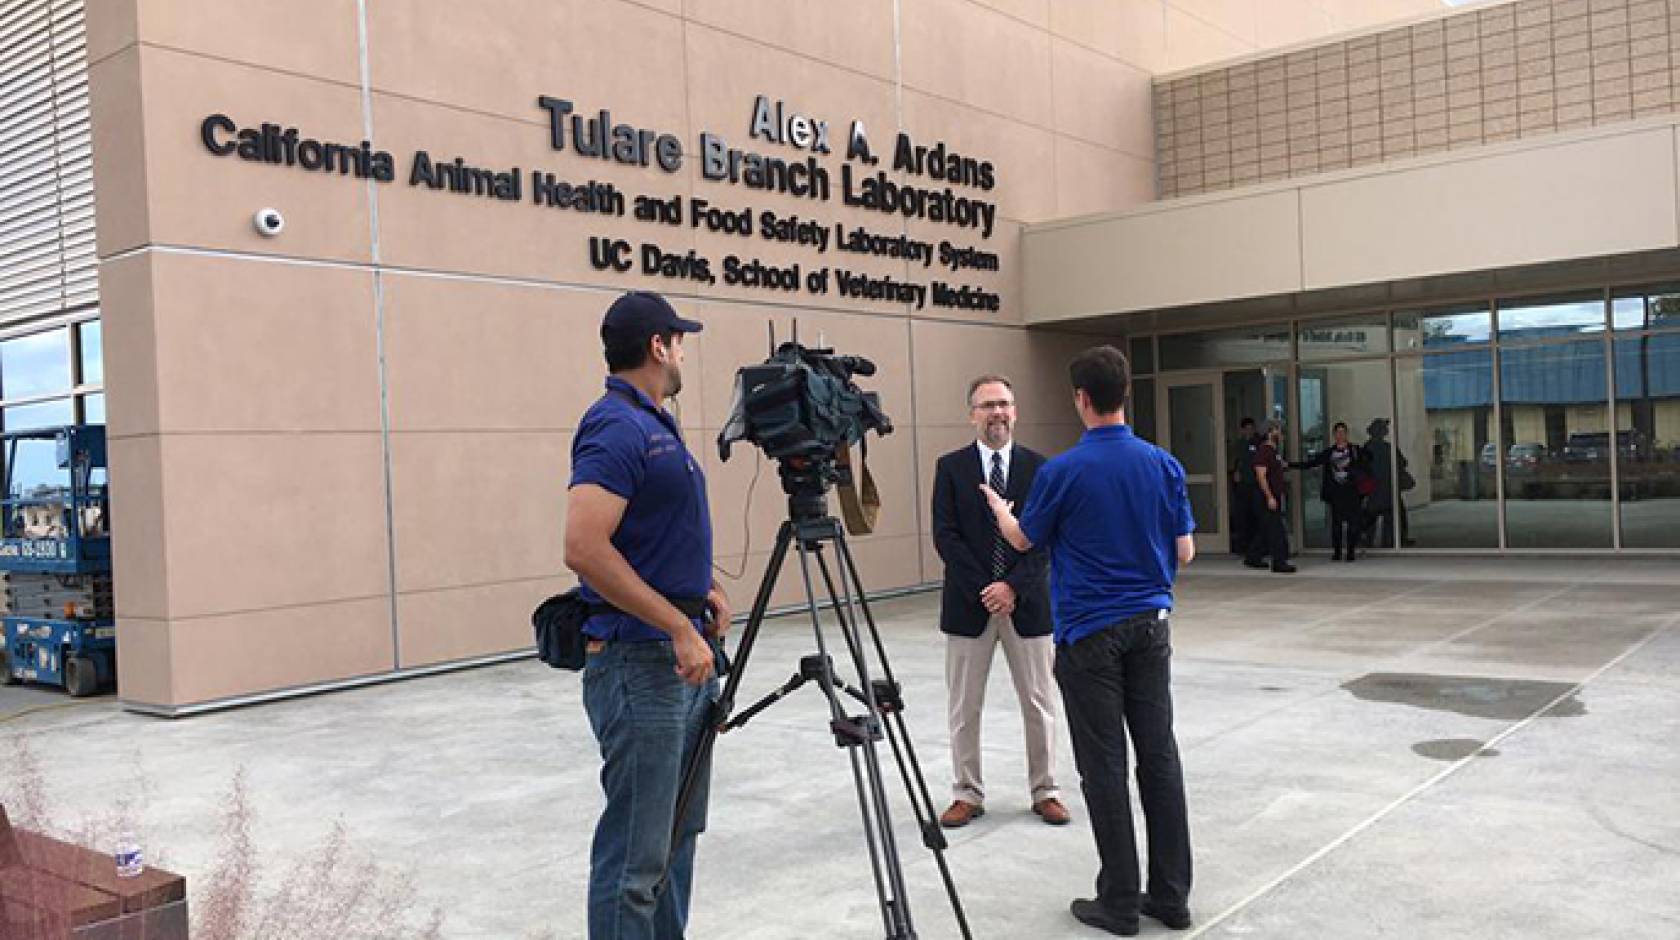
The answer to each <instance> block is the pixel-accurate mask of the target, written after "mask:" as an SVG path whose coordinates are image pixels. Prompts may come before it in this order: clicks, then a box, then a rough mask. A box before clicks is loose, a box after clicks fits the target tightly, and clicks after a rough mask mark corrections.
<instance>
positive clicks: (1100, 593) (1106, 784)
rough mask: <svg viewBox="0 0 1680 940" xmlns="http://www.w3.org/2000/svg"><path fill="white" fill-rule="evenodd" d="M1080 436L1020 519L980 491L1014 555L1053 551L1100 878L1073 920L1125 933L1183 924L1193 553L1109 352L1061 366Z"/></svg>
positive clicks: (1056, 603)
mask: <svg viewBox="0 0 1680 940" xmlns="http://www.w3.org/2000/svg"><path fill="white" fill-rule="evenodd" d="M1069 372H1070V374H1071V378H1072V380H1073V398H1074V407H1075V408H1076V409H1077V410H1078V412H1079V419H1080V421H1082V422H1083V423H1084V425H1085V428H1086V430H1085V434H1084V436H1083V437H1081V438H1080V440H1079V443H1078V444H1077V445H1075V446H1074V447H1073V449H1072V450H1069V451H1068V452H1067V453H1065V454H1062V455H1060V456H1058V457H1055V458H1053V459H1051V460H1050V461H1049V462H1048V463H1046V464H1045V465H1044V466H1043V467H1041V468H1040V469H1039V471H1038V477H1037V478H1036V479H1035V480H1034V481H1033V486H1032V490H1031V491H1030V492H1029V493H1028V495H1027V501H1026V508H1025V511H1024V512H1023V513H1022V515H1021V518H1020V521H1019V522H1017V521H1016V519H1015V517H1014V516H1013V515H1012V514H1011V513H1010V507H1009V504H1008V503H1006V502H1005V501H1004V499H1003V497H1002V496H999V495H997V494H996V493H994V492H992V491H991V490H990V488H988V487H985V486H982V487H981V488H980V489H981V491H982V492H983V493H984V494H985V496H986V500H987V503H988V504H989V505H990V506H991V508H992V513H993V515H994V516H995V517H996V519H997V523H998V529H999V531H1000V532H1002V533H1003V537H1004V538H1005V539H1007V540H1008V541H1009V543H1010V544H1011V545H1012V546H1014V548H1015V549H1016V551H1021V552H1025V551H1027V550H1029V549H1031V548H1032V547H1033V546H1035V545H1044V546H1047V547H1048V548H1049V550H1050V601H1051V607H1052V610H1053V611H1054V616H1055V621H1056V627H1055V642H1056V667H1055V669H1056V681H1057V683H1058V684H1060V685H1061V687H1062V702H1063V704H1064V706H1065V711H1066V712H1067V717H1068V728H1069V730H1070V732H1071V733H1072V737H1073V756H1074V760H1075V762H1076V763H1077V764H1078V765H1079V776H1080V778H1081V779H1080V782H1081V786H1082V787H1083V789H1084V792H1085V805H1086V810H1087V811H1088V812H1089V813H1090V814H1091V829H1092V831H1093V833H1094V834H1095V836H1096V840H1097V855H1098V857H1099V859H1100V861H1101V868H1100V870H1099V871H1098V873H1097V896H1096V897H1095V898H1093V899H1088V900H1087V899H1080V900H1076V901H1074V902H1073V904H1072V905H1071V909H1072V911H1073V916H1074V917H1076V918H1078V919H1079V920H1080V921H1081V922H1082V923H1085V924H1088V925H1090V926H1092V927H1097V928H1100V929H1102V930H1106V931H1108V932H1109V933H1114V934H1119V935H1121V936H1127V937H1129V936H1132V935H1134V934H1136V933H1137V932H1138V914H1139V913H1140V912H1141V913H1143V914H1147V915H1149V916H1150V917H1153V918H1155V919H1156V920H1159V921H1161V922H1162V923H1164V924H1166V925H1167V926H1169V927H1172V928H1174V929H1179V930H1182V929H1185V928H1187V927H1189V926H1190V907H1189V898H1190V826H1189V821H1188V818H1187V813H1186V810H1185V805H1184V773H1183V770H1182V768H1181V767H1180V765H1179V760H1178V742H1177V741H1176V740H1175V739H1174V737H1173V729H1172V690H1171V687H1170V681H1171V669H1170V662H1171V659H1172V646H1171V639H1170V632H1169V628H1168V622H1167V615H1168V612H1169V611H1171V610H1172V606H1173V593H1172V592H1173V578H1174V576H1175V575H1176V574H1177V572H1178V567H1179V566H1180V565H1183V564H1188V563H1189V562H1190V560H1191V559H1192V558H1194V557H1195V555H1196V544H1195V542H1194V541H1193V540H1192V538H1191V533H1192V532H1193V531H1195V528H1196V523H1195V520H1194V518H1192V516H1191V514H1190V500H1189V497H1188V495H1187V494H1186V491H1185V485H1184V468H1183V467H1181V466H1179V463H1178V461H1177V460H1174V459H1173V457H1172V455H1170V454H1168V453H1167V452H1166V451H1164V450H1162V449H1160V448H1158V447H1156V446H1155V445H1153V444H1150V443H1149V442H1147V441H1145V440H1143V439H1141V438H1139V437H1138V436H1137V435H1135V434H1133V433H1132V429H1131V428H1130V427H1128V426H1127V425H1126V413H1125V408H1124V405H1125V402H1126V396H1127V393H1128V392H1129V391H1130V385H1131V372H1130V369H1129V368H1128V366H1127V364H1126V357H1125V356H1124V355H1123V354H1121V352H1120V351H1119V350H1118V349H1115V348H1114V347H1112V346H1098V347H1095V348H1093V349H1087V350H1086V351H1085V352H1083V353H1080V354H1079V356H1078V357H1076V358H1075V359H1074V360H1073V363H1072V365H1071V366H1070V367H1069ZM1127 732H1129V733H1130V736H1131V742H1132V747H1133V748H1135V749H1136V751H1137V762H1138V768H1137V778H1138V795H1139V796H1140V797H1141V799H1142V802H1143V812H1144V819H1145V822H1146V825H1147V827H1148V832H1149V884H1148V891H1147V893H1144V894H1142V895H1141V896H1140V894H1139V892H1138V888H1139V876H1138V859H1137V837H1136V835H1135V834H1134V832H1133V829H1132V809H1131V799H1130V795H1129V793H1128V792H1127V783H1126V761H1127V755H1126V738H1127Z"/></svg>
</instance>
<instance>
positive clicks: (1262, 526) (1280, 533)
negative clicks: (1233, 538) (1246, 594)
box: [1243, 487, 1289, 568]
mask: <svg viewBox="0 0 1680 940" xmlns="http://www.w3.org/2000/svg"><path fill="white" fill-rule="evenodd" d="M1253 506H1254V513H1253V515H1252V516H1250V517H1249V518H1250V519H1252V520H1253V522H1254V530H1253V531H1252V532H1250V533H1249V536H1248V553H1247V554H1246V555H1244V556H1243V560H1244V561H1245V562H1247V563H1248V564H1255V565H1257V564H1259V563H1260V562H1261V561H1262V560H1264V559H1265V557H1266V556H1267V555H1270V556H1271V557H1272V567H1273V568H1277V567H1281V566H1283V565H1287V564H1289V533H1288V532H1287V531H1286V530H1285V529H1284V527H1283V503H1281V502H1280V503H1278V508H1276V509H1268V508H1266V494H1265V493H1262V492H1260V488H1259V487H1255V489H1254V503H1253Z"/></svg>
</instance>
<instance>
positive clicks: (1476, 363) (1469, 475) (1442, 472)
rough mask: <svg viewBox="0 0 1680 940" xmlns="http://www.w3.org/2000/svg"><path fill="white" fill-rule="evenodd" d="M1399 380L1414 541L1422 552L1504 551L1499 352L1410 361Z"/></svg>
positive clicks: (1405, 501) (1409, 530) (1409, 528)
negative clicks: (1497, 417)
mask: <svg viewBox="0 0 1680 940" xmlns="http://www.w3.org/2000/svg"><path fill="white" fill-rule="evenodd" d="M1394 376H1395V383H1394V391H1395V404H1396V409H1397V410H1398V411H1399V412H1400V427H1399V438H1398V444H1397V447H1398V448H1399V452H1400V453H1402V454H1405V455H1407V457H1408V458H1409V460H1408V463H1407V474H1408V475H1409V477H1410V478H1411V483H1412V485H1411V486H1410V487H1403V489H1402V492H1401V493H1400V501H1401V506H1402V515H1403V516H1404V518H1405V519H1406V534H1407V537H1408V538H1409V539H1410V540H1411V542H1412V544H1416V545H1417V546H1419V547H1421V548H1497V547H1498V546H1499V509H1498V505H1499V504H1498V499H1499V490H1498V486H1499V483H1498V478H1497V474H1498V468H1499V462H1498V458H1497V457H1496V456H1495V454H1496V452H1497V451H1498V447H1499V445H1498V444H1497V443H1496V436H1495V434H1494V421H1493V414H1494V409H1493V351H1492V350H1491V349H1477V350H1466V351H1464V352H1457V353H1443V354H1440V355H1431V356H1421V357H1414V356H1408V357H1403V358H1401V359H1397V360H1395V368H1394ZM1402 482H1404V481H1402Z"/></svg>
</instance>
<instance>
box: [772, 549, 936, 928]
mask: <svg viewBox="0 0 1680 940" xmlns="http://www.w3.org/2000/svg"><path fill="white" fill-rule="evenodd" d="M838 528H839V527H838V526H835V529H838ZM798 547H799V567H800V572H801V573H802V574H803V575H804V578H805V598H806V603H807V606H808V608H809V609H810V613H811V629H812V631H813V632H814V633H815V634H816V638H817V651H818V653H819V654H820V655H821V656H822V657H823V660H824V667H823V675H822V677H821V679H820V680H819V684H821V686H822V689H823V693H824V694H826V695H827V696H828V702H829V711H830V713H831V714H832V715H833V717H834V720H835V721H836V722H842V721H845V720H846V713H845V710H844V708H842V706H841V703H840V697H839V695H838V694H837V693H836V692H835V688H836V686H837V684H838V683H836V682H835V679H834V674H833V671H832V666H831V665H830V663H831V662H832V660H831V659H830V657H829V655H828V643H827V641H826V640H825V639H824V638H823V630H822V619H821V618H820V617H819V616H818V614H817V595H816V587H815V585H814V584H813V583H812V581H811V565H810V556H811V555H815V556H816V558H817V564H818V565H819V566H821V567H822V569H823V571H824V576H825V578H826V577H827V566H826V565H824V563H823V560H822V545H821V543H820V542H818V543H814V544H812V545H811V546H810V547H807V546H806V544H805V543H804V542H803V541H801V542H800V543H799V546H798ZM830 583H832V582H830ZM829 599H830V601H831V602H832V603H833V604H834V608H835V610H836V611H839V610H840V599H839V598H838V597H836V596H834V595H833V593H832V592H831V593H830V595H829ZM848 645H850V644H849V642H848ZM863 685H864V694H865V695H866V696H867V695H870V694H871V693H870V692H869V688H868V681H867V677H865V681H864V683H863ZM866 704H869V702H866ZM866 720H870V721H874V722H877V723H878V722H879V721H880V720H881V716H880V712H879V711H878V710H876V709H875V708H874V707H873V705H870V707H869V710H868V712H867V715H866ZM873 730H874V729H873V728H866V729H865V731H866V732H873ZM846 751H847V757H848V758H850V760H851V764H852V783H853V785H854V786H855V787H856V789H857V795H858V811H859V813H860V815H861V816H862V819H863V833H864V841H865V842H866V843H867V844H868V846H869V862H870V869H871V873H872V874H873V875H874V876H875V894H876V897H877V898H878V899H879V900H880V903H881V921H882V925H883V926H884V927H885V928H886V932H887V937H888V938H889V940H897V938H910V937H914V936H915V935H916V932H915V928H914V927H913V926H912V925H911V923H910V907H909V898H908V895H907V893H906V892H905V889H904V871H903V869H902V867H901V865H900V863H899V857H898V848H897V845H896V844H895V841H894V839H893V832H892V818H891V816H890V814H889V813H888V810H887V801H886V791H885V788H884V787H883V786H882V783H881V764H880V761H879V759H878V758H877V756H876V753H875V741H874V738H873V736H872V734H869V733H866V734H865V736H864V738H863V740H862V742H861V743H859V744H858V745H857V746H855V747H848V748H847V749H846ZM859 751H862V755H861V757H860V755H859V753H858V752H859ZM866 778H867V779H866Z"/></svg>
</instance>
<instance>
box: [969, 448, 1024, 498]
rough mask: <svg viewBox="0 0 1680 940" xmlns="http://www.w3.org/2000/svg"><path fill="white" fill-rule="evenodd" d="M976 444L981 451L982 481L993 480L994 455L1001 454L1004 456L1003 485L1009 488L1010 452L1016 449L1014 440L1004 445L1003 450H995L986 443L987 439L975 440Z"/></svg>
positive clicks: (988, 481)
mask: <svg viewBox="0 0 1680 940" xmlns="http://www.w3.org/2000/svg"><path fill="white" fill-rule="evenodd" d="M974 446H975V448H976V449H978V450H979V451H980V481H981V482H982V483H990V482H991V480H992V455H993V454H1001V455H1002V456H1003V485H1004V488H1005V489H1007V488H1008V487H1009V452H1010V451H1011V450H1014V448H1015V444H1014V442H1010V443H1008V444H1005V445H1003V449H1002V450H993V449H992V448H991V447H989V446H987V445H986V442H985V441H975V442H974Z"/></svg>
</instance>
